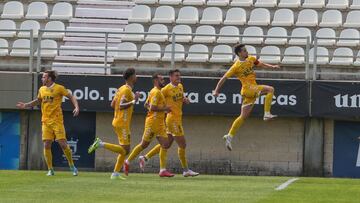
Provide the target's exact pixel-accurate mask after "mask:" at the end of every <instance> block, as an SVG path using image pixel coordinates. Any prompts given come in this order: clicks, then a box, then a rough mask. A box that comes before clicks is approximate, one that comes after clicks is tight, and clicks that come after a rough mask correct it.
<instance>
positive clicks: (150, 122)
mask: <svg viewBox="0 0 360 203" xmlns="http://www.w3.org/2000/svg"><path fill="white" fill-rule="evenodd" d="M152 81H153V84H154V88H153V89H152V90H151V91H150V93H149V97H148V98H147V100H146V102H145V107H147V106H148V113H147V115H146V119H145V129H144V134H143V137H142V141H141V143H140V144H138V145H137V146H136V147H135V148H134V149H133V151H132V152H131V153H130V155H129V157H128V159H127V160H126V161H125V164H124V169H125V170H124V171H125V174H126V175H127V174H128V172H129V164H130V161H132V160H134V159H135V158H136V157H137V156H138V155H139V154H140V152H141V151H143V150H144V149H146V148H147V147H148V146H149V144H150V142H151V140H152V139H153V138H154V137H156V138H157V140H158V141H159V143H160V145H161V147H160V172H159V176H160V177H173V176H174V174H172V173H170V172H169V171H168V170H166V161H167V160H166V159H167V149H168V148H169V140H168V137H167V135H166V129H165V113H168V112H170V107H168V106H166V101H165V98H164V95H163V94H162V93H161V88H163V87H164V84H165V81H164V78H163V77H162V76H161V75H159V74H154V75H153V76H152Z"/></svg>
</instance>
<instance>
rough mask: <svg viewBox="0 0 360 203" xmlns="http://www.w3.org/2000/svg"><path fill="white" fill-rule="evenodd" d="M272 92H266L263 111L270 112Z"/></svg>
mask: <svg viewBox="0 0 360 203" xmlns="http://www.w3.org/2000/svg"><path fill="white" fill-rule="evenodd" d="M273 96H274V93H267V94H266V97H265V104H264V112H265V113H270V109H271V103H272V100H273Z"/></svg>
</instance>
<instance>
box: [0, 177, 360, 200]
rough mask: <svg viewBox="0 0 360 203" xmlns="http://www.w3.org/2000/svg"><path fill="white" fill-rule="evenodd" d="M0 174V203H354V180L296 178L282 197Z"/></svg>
mask: <svg viewBox="0 0 360 203" xmlns="http://www.w3.org/2000/svg"><path fill="white" fill-rule="evenodd" d="M45 173H46V172H45V171H0V202H1V203H3V202H16V203H18V202H61V203H64V202H87V203H88V202H126V203H133V202H141V203H151V202H156V203H159V202H166V203H177V202H179V203H190V202H196V203H198V202H199V203H201V202H221V203H227V202H230V203H233V202H234V203H237V202H239V203H243V202H244V203H247V202H274V203H281V202H284V203H293V202H306V203H309V202H324V203H332V202H334V203H338V202H344V203H345V202H346V203H348V202H357V203H358V202H360V180H357V179H334V178H302V177H300V179H299V180H298V181H296V182H294V183H293V184H291V185H290V186H289V187H287V188H286V189H284V190H282V191H276V190H275V188H276V187H277V186H279V185H281V184H282V183H284V182H285V181H287V180H289V179H290V177H259V176H258V177H250V176H221V175H200V176H199V177H195V178H183V177H182V176H181V175H177V176H175V177H174V178H165V179H161V178H159V177H158V176H157V174H130V176H129V177H127V179H126V180H125V181H123V180H115V181H114V180H110V173H95V172H80V174H79V176H78V177H72V176H71V174H70V172H56V176H54V177H46V176H45Z"/></svg>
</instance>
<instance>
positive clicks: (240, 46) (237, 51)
mask: <svg viewBox="0 0 360 203" xmlns="http://www.w3.org/2000/svg"><path fill="white" fill-rule="evenodd" d="M244 47H245V44H237V45H235V47H234V53H235V54H236V55H237V56H239V55H238V54H239V52H241V49H242V48H244Z"/></svg>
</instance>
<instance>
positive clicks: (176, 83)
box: [139, 69, 199, 177]
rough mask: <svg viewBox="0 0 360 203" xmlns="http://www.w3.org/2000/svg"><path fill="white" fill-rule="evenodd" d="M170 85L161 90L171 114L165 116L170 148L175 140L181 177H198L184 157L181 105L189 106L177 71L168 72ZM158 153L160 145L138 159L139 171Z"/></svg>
mask: <svg viewBox="0 0 360 203" xmlns="http://www.w3.org/2000/svg"><path fill="white" fill-rule="evenodd" d="M169 77H170V83H169V84H167V85H166V86H165V87H164V88H162V90H161V92H162V93H163V95H164V97H165V101H166V104H167V105H168V106H169V107H170V109H171V112H169V113H168V114H167V115H166V131H167V134H168V137H169V143H170V146H171V144H172V143H173V141H174V140H175V141H176V143H177V144H178V156H179V160H180V163H181V166H182V168H183V176H184V177H189V176H198V175H199V173H196V172H194V171H192V170H190V169H189V167H188V163H187V160H186V155H185V148H186V140H185V137H184V130H183V126H182V106H183V103H185V104H189V103H190V101H189V99H188V98H186V97H185V96H184V87H183V85H182V84H181V73H180V71H179V70H178V69H175V70H170V71H169ZM159 152H160V144H158V145H156V146H155V147H154V148H153V149H151V150H150V151H149V153H147V154H146V155H145V156H140V157H139V164H140V168H141V170H143V171H144V167H145V163H146V162H147V161H148V160H149V159H150V158H151V157H153V156H154V155H156V154H158V153H159Z"/></svg>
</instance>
